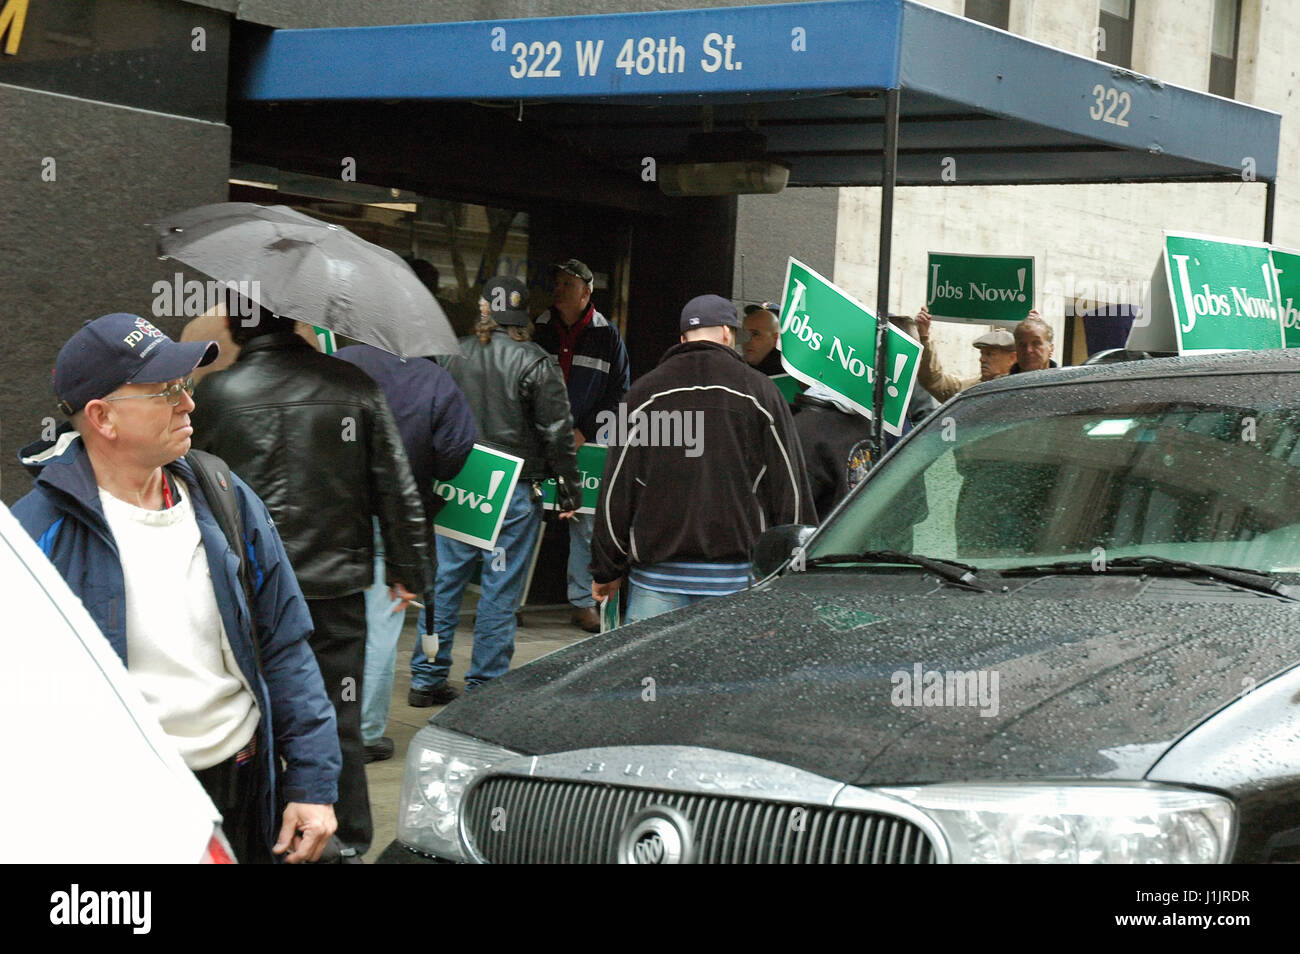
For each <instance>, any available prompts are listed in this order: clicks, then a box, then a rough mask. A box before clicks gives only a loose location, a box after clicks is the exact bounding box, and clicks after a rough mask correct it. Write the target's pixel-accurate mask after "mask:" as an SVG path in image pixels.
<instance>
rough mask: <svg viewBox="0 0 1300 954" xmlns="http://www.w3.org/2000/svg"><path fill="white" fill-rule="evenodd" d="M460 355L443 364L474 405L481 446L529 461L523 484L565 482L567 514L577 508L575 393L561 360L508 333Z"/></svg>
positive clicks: (472, 339) (464, 343)
mask: <svg viewBox="0 0 1300 954" xmlns="http://www.w3.org/2000/svg"><path fill="white" fill-rule="evenodd" d="M460 352H461V353H460V354H459V355H449V356H447V357H441V358H439V359H438V361H439V362H440V363H441V364H442V365H443V366H444V367H445V368H446V369H447V370H448V371H450V372H451V376H452V377H453V378H455V379H456V383H457V384H459V385H460V389H461V390H462V391H464V392H465V397H467V398H468V399H469V406H470V408H471V409H472V410H473V412H474V424H475V425H476V426H477V427H478V435H479V441H480V442H481V443H484V444H489V445H491V446H492V447H494V448H496V449H497V450H501V451H505V452H506V453H507V454H513V455H515V456H516V457H522V458H523V460H524V469H523V472H522V473H521V474H520V475H519V479H520V480H545V479H547V478H549V477H562V478H564V489H565V490H568V491H569V494H566V495H564V496H561V499H560V501H559V502H560V505H561V508H562V509H569V507H570V506H571V505H572V506H576V497H575V496H574V495H576V494H577V493H579V491H578V486H579V477H578V459H577V456H576V454H575V451H574V448H573V417H572V415H571V414H570V413H569V392H568V389H567V388H565V386H564V375H563V374H562V373H561V372H560V366H559V365H558V364H556V362H555V358H554V357H552V356H551V355H549V354H547V353H546V352H545V351H544V350H543V349H542V347H541V346H540V345H538V344H535V343H534V342H532V341H515V340H514V339H513V338H511V337H510V336H509V335H508V334H506V333H505V331H504V330H498V331H495V332H493V334H492V337H491V339H489V340H488V342H487V343H486V344H484V343H483V342H481V341H479V340H478V338H477V337H476V336H474V335H468V336H466V337H464V338H461V339H460Z"/></svg>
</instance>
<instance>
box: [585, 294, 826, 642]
mask: <svg viewBox="0 0 1300 954" xmlns="http://www.w3.org/2000/svg"><path fill="white" fill-rule="evenodd" d="M740 328H741V319H740V316H739V315H737V314H736V308H735V306H734V305H732V303H731V302H729V301H727V299H725V298H722V297H720V296H718V295H700V296H698V297H696V298H692V299H691V300H690V301H689V302H687V303H686V307H685V308H683V309H682V316H681V323H680V329H681V342H680V343H679V344H677V345H675V346H674V347H672V348H669V349H668V351H667V352H665V354H664V356H663V358H661V359H660V361H659V365H658V367H656V368H655V369H654V370H653V371H651V372H649V373H648V374H645V375H643V376H642V377H641V378H639V379H638V380H637V381H636V383H634V384H633V385H632V388H631V390H629V391H628V392H627V396H626V397H625V398H624V404H625V406H626V408H628V409H635V411H624V412H621V415H620V416H621V418H622V419H623V420H624V421H625V422H626V423H627V424H628V425H629V426H628V427H626V428H623V427H621V426H620V427H610V428H608V430H610V431H616V430H623V431H625V433H621V434H613V433H611V434H609V435H608V436H609V437H610V441H609V442H610V443H611V444H613V445H616V446H613V447H611V448H610V451H609V453H608V456H607V457H606V461H605V477H604V481H603V482H602V484H601V492H600V501H599V503H598V504H597V506H596V534H595V537H594V538H593V540H592V548H591V575H592V580H593V583H592V596H593V597H594V598H595V599H596V600H598V601H603V600H605V599H607V598H608V597H609V596H611V595H613V594H614V593H616V592H617V591H618V588H619V586H620V584H621V582H622V578H623V576H624V575H627V576H629V579H630V583H631V590H630V594H629V596H628V602H627V619H628V622H633V621H635V620H638V619H645V618H647V617H650V616H655V615H657V614H659V613H665V612H668V611H669V610H672V609H676V608H678V607H680V606H686V605H688V604H690V603H694V602H698V601H699V600H703V599H708V598H709V597H714V596H725V595H727V594H728V593H735V592H736V591H738V590H743V589H744V588H745V587H747V586H749V584H750V583H751V582H753V578H752V576H751V570H750V559H751V557H752V556H753V549H754V544H755V543H756V542H757V541H758V537H759V534H760V533H762V531H763V530H764V529H766V528H767V527H774V526H777V525H779V524H786V523H807V524H814V523H816V522H817V515H816V512H815V511H814V509H813V503H812V491H811V490H810V488H809V485H808V474H807V472H806V470H805V467H804V458H803V451H802V450H801V449H800V447H799V437H798V435H797V434H796V433H795V429H794V421H793V420H792V419H791V417H790V409H789V407H787V406H786V403H785V399H784V398H783V397H782V396H781V392H780V391H778V390H777V388H776V385H775V384H773V383H772V381H771V379H770V378H768V377H767V376H766V375H764V374H762V373H760V372H759V371H757V370H756V369H754V368H751V367H750V366H749V365H748V364H747V363H746V361H745V359H744V357H742V356H741V353H740V352H739V351H737V350H736V335H737V333H738V331H739V329H740ZM634 540H635V541H636V542H635V545H634V544H633V541H634Z"/></svg>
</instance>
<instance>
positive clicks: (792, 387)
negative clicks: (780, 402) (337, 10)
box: [772, 374, 803, 404]
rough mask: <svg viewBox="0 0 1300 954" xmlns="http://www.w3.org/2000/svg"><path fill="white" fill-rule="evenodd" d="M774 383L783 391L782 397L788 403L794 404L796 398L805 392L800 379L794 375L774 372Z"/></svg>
mask: <svg viewBox="0 0 1300 954" xmlns="http://www.w3.org/2000/svg"><path fill="white" fill-rule="evenodd" d="M772 383H773V384H775V385H776V389H777V390H778V391H780V392H781V397H783V398H785V403H786V404H793V403H794V399H795V398H796V397H798V396H799V395H800V394H802V393H803V388H802V387H800V386H799V380H798V379H797V378H795V377H794V376H793V375H789V374H774V375H772Z"/></svg>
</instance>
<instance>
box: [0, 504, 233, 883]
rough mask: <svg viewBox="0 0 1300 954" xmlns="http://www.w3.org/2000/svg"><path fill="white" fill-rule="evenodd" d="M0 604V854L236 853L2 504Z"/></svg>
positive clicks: (138, 858) (101, 857)
mask: <svg viewBox="0 0 1300 954" xmlns="http://www.w3.org/2000/svg"><path fill="white" fill-rule="evenodd" d="M0 606H3V607H4V609H3V613H4V623H3V637H2V638H0V653H2V655H0V763H2V764H4V765H5V767H6V779H7V781H6V784H5V785H4V787H3V791H2V792H0V817H4V818H5V819H8V824H7V825H6V826H5V829H6V830H5V836H4V838H3V840H0V861H3V862H39V863H43V864H49V863H53V864H69V863H74V864H101V863H112V864H131V863H141V862H144V863H163V864H174V863H194V862H202V863H208V864H213V863H215V864H222V863H231V862H233V861H234V855H233V853H232V851H231V850H230V846H229V844H228V843H227V842H226V840H225V837H224V836H223V835H222V834H221V827H220V826H221V815H220V814H219V813H218V811H217V809H216V806H215V805H213V803H212V799H210V798H209V797H208V794H207V792H205V791H204V790H203V786H202V785H200V784H199V781H198V779H196V778H195V777H194V773H193V772H191V771H190V770H189V768H188V767H186V765H185V763H184V761H182V760H181V757H180V755H179V753H178V752H177V751H176V747H175V746H174V745H173V744H172V742H171V740H170V739H168V738H167V736H166V735H165V734H164V733H163V730H162V727H161V726H160V725H159V724H158V720H157V719H156V718H155V717H154V715H153V713H152V712H150V710H149V707H148V704H147V703H146V702H145V701H144V698H143V697H142V696H141V695H140V693H139V691H138V690H137V689H136V688H135V686H134V685H133V684H132V682H131V679H130V677H129V676H128V675H127V671H126V667H125V666H123V665H122V662H121V660H120V659H118V657H117V654H116V653H115V652H114V651H113V648H112V647H111V646H110V645H109V644H108V641H107V640H106V639H104V637H103V635H102V634H101V633H100V631H99V628H98V627H97V626H96V625H95V622H94V621H93V620H92V619H91V618H90V614H89V613H87V612H86V609H85V607H84V606H82V604H81V601H80V600H79V599H77V597H76V596H74V595H73V593H72V591H71V590H70V589H68V585H67V584H66V583H65V582H64V581H63V578H62V577H61V576H59V573H58V571H57V570H56V569H55V568H54V567H53V566H52V565H51V564H50V562H49V560H47V559H46V558H45V555H44V554H43V553H41V551H40V549H39V548H38V547H37V546H36V544H35V543H34V542H33V541H32V539H31V537H29V536H28V535H27V532H26V531H25V530H23V528H22V527H21V526H20V525H19V523H18V521H17V520H15V519H14V517H13V515H12V514H11V513H10V512H9V509H8V508H7V507H5V506H4V505H3V504H0Z"/></svg>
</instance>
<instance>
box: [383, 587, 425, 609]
mask: <svg viewBox="0 0 1300 954" xmlns="http://www.w3.org/2000/svg"><path fill="white" fill-rule="evenodd" d="M388 598H389V599H390V600H401V603H402V605H401V606H394V607H393V608H392V609H391V610H389V612H391V613H400V612H402V611H403V610H405V609H406V608H407V607H408V606H410V605H411V600H416V599H419V597H417V596H416V595H415V594H414V593H412V592H411V591H410V590H408V589H407V588H406V584H404V583H394V584H393V585H392V586H390V587H389V588H388Z"/></svg>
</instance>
